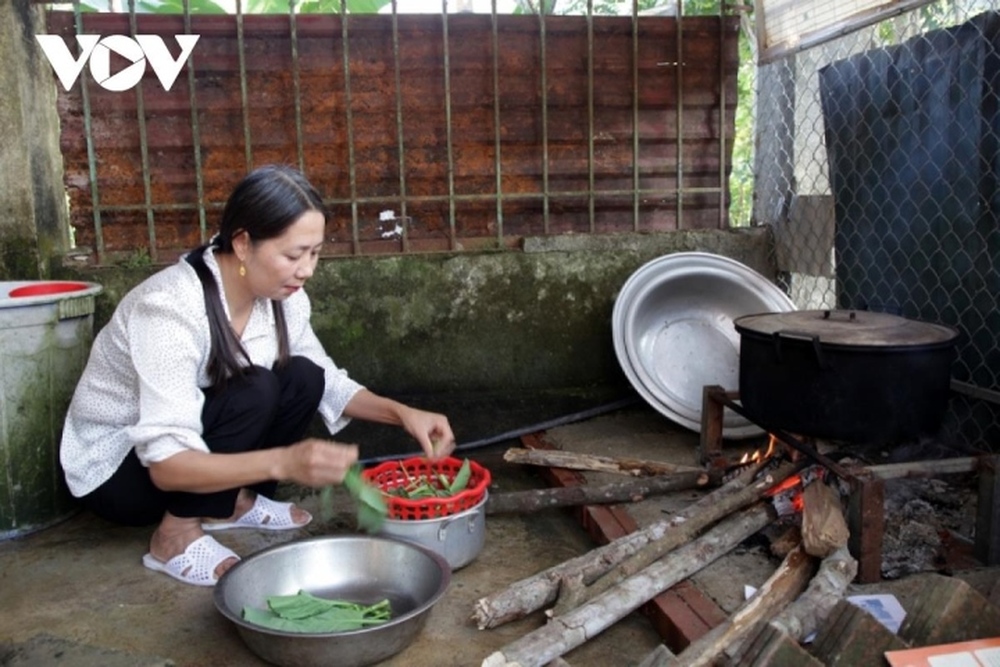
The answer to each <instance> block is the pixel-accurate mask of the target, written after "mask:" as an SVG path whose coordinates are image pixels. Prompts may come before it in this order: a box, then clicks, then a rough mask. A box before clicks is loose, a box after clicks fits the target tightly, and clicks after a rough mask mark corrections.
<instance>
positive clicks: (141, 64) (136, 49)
mask: <svg viewBox="0 0 1000 667" xmlns="http://www.w3.org/2000/svg"><path fill="white" fill-rule="evenodd" d="M199 37H201V35H175V36H174V39H175V40H177V45H178V46H180V48H181V54H180V56H178V57H177V58H176V59H175V58H174V57H173V56H172V55H171V54H170V51H169V50H168V49H167V45H166V44H165V43H164V42H163V38H162V37H160V36H159V35H136V36H135V38H134V39H133V38H132V37H128V36H126V35H108V36H107V37H101V36H100V35H77V36H76V43H77V44H78V45H79V46H80V55H79V56H78V57H76V58H74V57H73V54H72V53H70V51H69V47H68V46H66V43H65V42H64V41H63V38H62V37H60V36H59V35H35V39H37V40H38V44H39V45H40V46H41V47H42V51H43V52H45V57H46V58H48V59H49V63H51V65H52V69H54V70H55V72H56V76H58V77H59V82H60V83H61V84H62V85H63V88H65V89H66V90H69V89H70V88H72V87H73V84H74V83H76V80H77V79H78V78H79V76H80V72H82V71H83V67H84V65H86V64H87V62H88V60H89V62H90V73H91V75H92V76H93V77H94V80H95V81H96V82H97V84H98V85H99V86H100V87H101V88H104V89H105V90H110V91H112V92H121V91H123V90H128V89H129V88H132V87H134V86H135V85H136V84H137V83H139V80H140V79H142V75H143V74H144V73H145V72H146V63H147V62H148V63H149V65H150V66H151V67H152V68H153V73H154V74H156V78H158V79H159V80H160V85H162V86H163V90H166V91H169V90H170V87H171V86H173V85H174V81H175V80H176V79H177V75H178V74H180V71H181V68H182V67H184V63H185V62H187V59H188V58H189V57H190V56H191V51H193V50H194V45H195V44H197V43H198V38H199ZM112 53H116V54H118V55H119V56H121V57H122V58H124V59H125V60H127V61H128V62H130V63H132V64H131V65H127V66H126V67H125V68H124V69H122V70H120V71H118V72H115V73H114V74H112V73H111V54H112Z"/></svg>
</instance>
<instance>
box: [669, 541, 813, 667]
mask: <svg viewBox="0 0 1000 667" xmlns="http://www.w3.org/2000/svg"><path fill="white" fill-rule="evenodd" d="M816 567H817V560H816V559H815V558H813V557H811V556H809V555H808V554H807V553H805V551H804V550H803V549H802V547H801V545H800V546H798V547H796V548H795V549H793V550H792V551H790V552H789V553H788V555H787V556H785V559H784V560H783V561H782V562H781V565H779V566H778V569H777V570H775V571H774V574H772V575H771V576H770V577H769V578H768V580H767V581H765V582H764V584H763V585H762V586H761V587H760V588H759V589H758V590H757V592H756V593H754V595H753V597H751V598H750V599H749V600H747V601H746V603H744V604H743V606H741V607H740V608H739V609H738V610H737V611H736V613H734V614H733V615H732V616H731V617H729V619H727V620H726V621H725V622H724V623H722V624H721V625H717V626H716V627H715V628H713V629H712V630H709V631H708V632H707V633H706V634H704V635H702V636H701V637H699V638H698V639H696V640H695V641H693V642H692V643H690V644H688V646H687V648H685V649H684V650H683V651H682V652H681V653H680V654H679V655H677V657H676V658H675V659H674V660H673V661H670V662H664V663H663V664H662V665H661V666H660V667H665V666H666V665H670V667H709V666H710V665H712V664H713V662H714V661H715V660H716V658H717V657H718V656H719V655H721V654H722V653H723V651H725V650H732V649H733V648H734V647H738V646H739V645H740V643H741V642H742V641H743V640H744V639H745V638H746V636H747V633H749V632H750V631H751V630H752V629H753V627H754V624H756V623H757V622H759V621H766V620H769V619H770V618H771V617H772V616H774V615H775V614H776V613H778V612H779V611H780V610H781V609H783V608H784V607H785V606H786V605H788V604H789V603H790V602H792V601H793V600H794V599H795V598H796V597H798V595H799V594H800V593H802V591H803V590H804V589H805V587H806V585H807V584H808V583H809V580H810V578H812V576H813V575H814V574H815V573H816Z"/></svg>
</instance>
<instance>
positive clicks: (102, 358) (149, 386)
mask: <svg viewBox="0 0 1000 667" xmlns="http://www.w3.org/2000/svg"><path fill="white" fill-rule="evenodd" d="M205 264H206V265H207V266H208V268H209V270H210V271H211V272H212V275H213V276H214V278H215V281H216V282H217V283H218V284H219V292H220V294H221V293H223V291H222V282H221V277H220V274H219V265H218V263H217V262H216V260H215V256H214V254H213V253H212V249H211V248H209V249H208V251H206V252H205ZM223 306H224V307H226V306H225V299H223ZM283 306H284V310H285V320H286V322H287V324H288V343H289V351H290V353H291V354H292V355H296V356H304V357H307V358H309V359H311V360H312V361H313V362H315V363H316V364H318V365H319V366H320V367H321V368H323V369H324V371H325V374H326V389H325V392H324V394H323V398H322V401H321V402H320V410H319V412H320V415H321V416H322V418H323V421H324V422H325V423H326V426H327V428H328V429H329V430H330V433H331V434H332V433H336V432H337V431H339V430H340V429H342V428H343V427H344V426H345V425H346V424H347V422H348V421H349V419H348V418H347V417H345V416H344V414H343V412H344V408H345V406H346V405H347V403H348V401H350V400H351V397H353V396H354V394H355V393H357V392H358V391H359V390H361V389H362V388H363V387H362V385H360V384H358V383H357V382H355V381H354V380H352V379H350V378H349V377H348V375H347V373H346V372H345V371H344V370H342V369H340V368H338V367H337V366H336V365H335V364H334V362H333V360H332V359H331V358H330V357H329V355H327V353H326V352H325V351H324V349H323V346H322V345H321V344H320V342H319V339H318V338H317V337H316V334H315V332H314V331H313V329H312V325H311V324H310V314H311V306H310V303H309V297H308V296H306V294H305V291H304V290H299V291H298V292H296V293H294V294H292V295H291V296H290V297H288V299H286V300H285V301H284V302H283ZM226 315H227V317H228V315H229V310H228V307H226ZM241 340H242V343H243V346H244V348H245V349H246V351H247V353H248V354H249V356H250V360H251V361H252V363H254V364H256V365H259V366H263V367H265V368H270V367H271V366H272V365H273V363H274V361H275V360H276V359H277V354H278V341H277V334H276V332H275V325H274V313H273V311H272V310H271V303H270V301H269V300H268V299H258V300H257V302H256V303H255V304H254V308H253V311H252V313H251V314H250V319H249V321H248V322H247V325H246V328H245V329H244V332H243V337H242V339H241ZM210 350H211V337H210V334H209V329H208V318H207V315H206V311H205V297H204V293H203V290H202V285H201V282H200V281H199V280H198V276H197V274H196V273H195V271H194V268H193V267H192V266H191V265H190V264H188V262H187V261H186V260H185V259H183V258H181V260H180V261H178V262H177V264H175V265H173V266H170V267H168V268H166V269H164V270H162V271H160V272H158V273H156V274H154V275H152V276H150V277H149V278H147V279H146V280H144V281H143V282H142V283H140V284H139V285H137V286H136V287H135V288H134V289H133V290H132V291H130V292H129V293H128V294H126V295H125V297H124V298H122V300H121V302H120V303H119V305H118V307H117V309H116V310H115V312H114V315H113V316H112V318H111V320H110V321H109V322H108V324H107V325H106V326H105V327H104V328H103V329H101V331H100V332H99V333H98V334H97V336H96V337H95V338H94V343H93V346H92V348H91V351H90V358H89V360H88V362H87V366H86V368H85V369H84V371H83V374H82V376H81V378H80V382H79V384H78V385H77V387H76V391H75V393H74V394H73V400H72V402H71V403H70V406H69V411H68V414H67V416H66V422H65V425H64V427H63V434H62V444H61V447H60V461H61V463H62V467H63V470H64V471H65V473H66V481H67V484H68V485H69V489H70V491H71V492H72V493H73V495H75V496H77V497H80V496H85V495H87V494H88V493H90V492H91V491H93V490H94V489H96V488H97V487H98V486H100V485H101V484H102V483H104V482H105V481H106V480H107V479H108V478H110V477H111V475H112V474H114V472H115V470H117V469H118V466H119V465H121V462H122V461H123V460H124V459H125V456H126V455H127V454H128V452H129V450H131V449H132V448H135V451H136V454H137V455H138V457H139V460H140V461H141V462H142V463H143V465H146V466H148V465H149V464H150V463H153V462H157V461H162V460H164V459H166V458H168V457H170V456H172V455H174V454H176V453H178V452H181V451H184V450H187V449H193V450H198V451H205V452H207V451H208V448H207V446H206V445H205V441H204V440H202V438H201V432H202V427H201V410H202V406H203V404H204V394H203V392H202V389H203V388H205V387H208V386H209V384H210V383H209V380H208V374H207V370H206V369H207V366H208V357H209V351H210Z"/></svg>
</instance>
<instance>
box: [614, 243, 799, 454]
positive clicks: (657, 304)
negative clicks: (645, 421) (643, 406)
mask: <svg viewBox="0 0 1000 667" xmlns="http://www.w3.org/2000/svg"><path fill="white" fill-rule="evenodd" d="M792 310H795V304H794V303H793V302H792V300H791V299H790V298H789V297H788V296H787V295H786V294H785V293H784V292H782V291H781V290H780V289H779V288H778V286H777V285H775V284H774V283H772V282H771V281H769V280H768V279H767V278H765V277H764V276H762V275H761V274H759V273H757V272H756V271H754V270H753V269H751V268H750V267H748V266H746V265H744V264H742V263H740V262H737V261H736V260H734V259H730V258H728V257H723V256H721V255H715V254H712V253H704V252H681V253H674V254H671V255H665V256H663V257H659V258H657V259H654V260H652V261H650V262H647V263H646V264H644V265H643V266H642V267H640V268H639V269H638V270H637V271H636V272H635V273H633V274H632V276H631V277H629V279H628V280H627V281H626V282H625V285H624V286H623V287H622V290H621V292H620V293H619V295H618V297H617V299H616V300H615V307H614V312H613V315H612V325H613V326H612V332H613V336H614V346H615V353H616V355H617V356H618V363H619V365H620V366H621V368H622V370H623V371H624V372H625V375H626V376H627V377H628V379H629V382H630V383H631V384H632V386H633V387H634V388H635V390H636V391H637V392H638V393H639V394H640V395H641V396H642V397H643V398H644V399H645V400H646V402H647V403H649V404H650V405H651V406H652V407H653V408H655V409H656V410H658V411H659V412H660V413H661V414H663V415H665V416H666V417H668V418H669V419H671V420H672V421H674V422H676V423H678V424H680V425H681V426H684V427H686V428H689V429H691V430H693V431H700V430H701V409H702V393H703V388H704V387H705V386H706V385H719V386H721V387H723V388H725V389H727V390H736V389H737V388H738V387H739V359H740V338H739V335H738V334H737V332H736V329H735V327H734V325H733V320H734V319H736V318H737V317H741V316H743V315H749V314H752V313H760V312H788V311H792ZM762 432H763V431H762V429H761V428H760V427H759V426H757V425H756V424H753V423H752V422H750V421H749V420H748V419H746V418H745V417H743V416H741V415H739V414H736V413H735V412H732V411H731V410H726V412H725V414H724V415H723V435H724V436H725V437H727V438H746V437H752V436H755V435H759V434H761V433H762Z"/></svg>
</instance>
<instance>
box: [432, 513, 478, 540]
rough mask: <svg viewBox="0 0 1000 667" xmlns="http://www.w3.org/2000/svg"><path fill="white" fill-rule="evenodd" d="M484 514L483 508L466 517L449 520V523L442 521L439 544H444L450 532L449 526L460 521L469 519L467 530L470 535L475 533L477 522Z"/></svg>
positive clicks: (439, 528) (439, 527) (466, 525)
mask: <svg viewBox="0 0 1000 667" xmlns="http://www.w3.org/2000/svg"><path fill="white" fill-rule="evenodd" d="M482 514H483V510H482V508H480V509H477V510H476V511H475V512H470V513H469V514H467V515H466V516H464V517H457V518H453V519H448V520H447V521H442V522H441V525H440V526H438V542H444V538H445V534H446V533H447V532H448V526H450V525H451V524H453V523H455V522H456V521H458V520H459V519H463V518H464V519H468V521H467V522H466V524H465V527H466V530H467V531H468V532H469V533H473V532H475V528H476V520H477V519H478V518H479V517H480V516H481V515H482Z"/></svg>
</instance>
